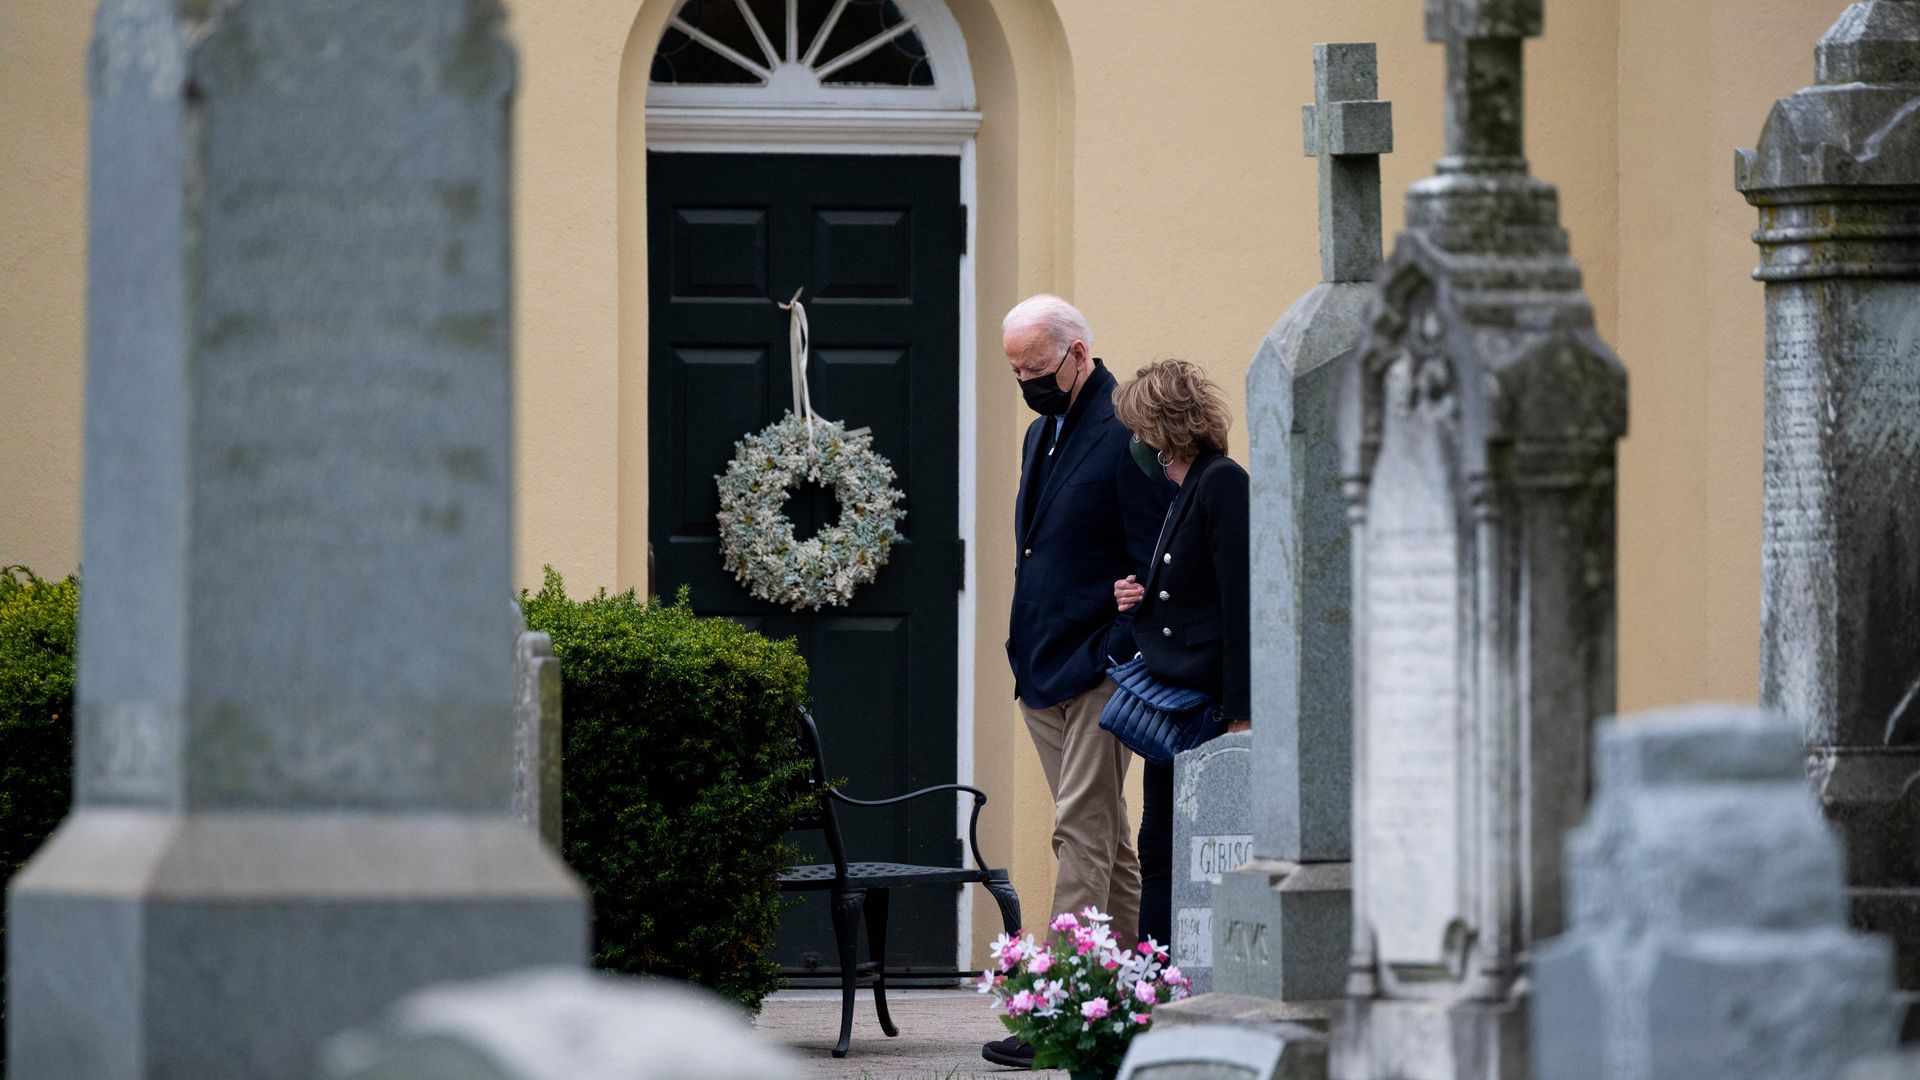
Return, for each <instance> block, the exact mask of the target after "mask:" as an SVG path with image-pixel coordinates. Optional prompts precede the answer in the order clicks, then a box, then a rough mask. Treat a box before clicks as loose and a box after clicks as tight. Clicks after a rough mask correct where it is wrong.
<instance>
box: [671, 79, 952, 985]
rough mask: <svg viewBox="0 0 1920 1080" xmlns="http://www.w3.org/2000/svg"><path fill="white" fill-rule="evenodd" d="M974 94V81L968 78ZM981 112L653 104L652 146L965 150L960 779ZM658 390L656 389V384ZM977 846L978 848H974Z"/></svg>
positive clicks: (734, 150) (726, 150) (764, 150)
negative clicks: (978, 138)
mask: <svg viewBox="0 0 1920 1080" xmlns="http://www.w3.org/2000/svg"><path fill="white" fill-rule="evenodd" d="M968 92H969V95H970V93H971V86H969V87H968ZM979 130H980V114H979V113H978V112H976V111H973V110H971V109H887V108H844V107H831V106H828V107H820V106H805V107H791V106H788V107H782V106H759V107H755V106H738V105H717V106H712V105H654V104H651V102H649V104H648V106H647V149H648V150H650V151H665V152H670V153H718V154H930V155H938V156H947V157H958V158H959V159H960V203H961V205H962V206H964V207H965V208H966V214H967V234H966V248H965V250H964V251H963V252H962V253H961V256H960V326H959V342H960V363H959V368H960V371H959V377H960V478H959V480H960V493H959V494H960V539H961V541H962V542H964V543H965V544H966V565H965V568H964V573H965V575H966V579H965V580H966V583H967V587H966V588H963V589H961V590H960V595H959V605H958V607H959V610H958V612H957V617H958V618H959V620H960V625H959V627H958V630H959V633H958V635H957V636H958V639H959V651H958V655H957V656H956V657H955V665H956V666H955V669H954V671H955V680H954V681H955V690H956V694H955V697H956V699H957V700H956V702H955V707H956V708H957V709H958V716H957V723H956V724H955V725H954V726H955V731H956V738H957V740H958V745H957V746H956V747H955V755H954V779H955V781H956V782H958V783H962V784H972V783H973V773H974V762H973V736H974V713H973V706H974V694H973V691H974V680H973V678H972V674H973V660H974V646H975V638H976V634H975V629H976V622H975V618H976V615H977V614H978V612H977V609H976V606H975V598H976V597H977V596H978V595H979V575H978V572H977V563H978V561H979V557H980V545H979V544H978V543H977V537H976V536H975V532H976V531H977V530H976V524H977V520H978V517H979V486H978V469H977V461H976V453H977V444H978V439H977V438H976V436H975V430H976V427H977V425H978V419H979V416H978V413H979V394H978V392H977V388H976V378H977V375H978V358H977V352H976V350H977V348H978V340H977V338H978V334H977V333H976V332H975V317H976V315H977V307H978V302H977V299H976V295H975V280H974V276H975V271H974V250H975V240H976V237H975V234H976V232H977V230H978V227H979V215H978V214H976V213H975V212H974V210H975V206H976V204H977V202H978V191H979V177H978V172H977V162H976V150H975V141H976V140H975V136H976V133H977V132H978V131H979ZM650 392H651V391H650ZM955 802H956V804H957V805H956V806H955V810H954V828H955V835H956V836H959V837H963V838H964V837H965V836H966V835H967V823H968V819H969V818H970V817H971V815H972V812H973V803H972V801H971V800H964V801H963V800H955ZM968 855H969V856H970V855H971V852H969V853H968ZM973 899H974V898H973V894H972V891H971V890H967V889H962V890H960V894H959V897H958V899H957V900H956V901H955V904H956V919H955V928H956V930H957V934H956V942H955V956H954V969H955V970H956V971H960V970H965V969H966V968H967V967H968V960H969V958H970V956H971V953H972V943H973Z"/></svg>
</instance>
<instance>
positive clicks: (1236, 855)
mask: <svg viewBox="0 0 1920 1080" xmlns="http://www.w3.org/2000/svg"><path fill="white" fill-rule="evenodd" d="M1187 839H1188V841H1189V851H1188V854H1189V856H1190V858H1189V859H1188V867H1187V869H1188V876H1189V878H1190V879H1191V880H1193V881H1204V882H1208V883H1210V884H1214V885H1218V884H1220V875H1221V874H1224V873H1226V872H1227V871H1229V870H1233V869H1237V868H1238V867H1239V866H1240V864H1241V863H1244V862H1246V861H1247V860H1248V859H1251V858H1253V836H1252V835H1251V834H1245V833H1243V834H1240V835H1235V836H1190V837H1188V838H1187Z"/></svg>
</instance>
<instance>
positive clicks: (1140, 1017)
mask: <svg viewBox="0 0 1920 1080" xmlns="http://www.w3.org/2000/svg"><path fill="white" fill-rule="evenodd" d="M1127 1019H1129V1020H1131V1021H1133V1022H1134V1023H1136V1024H1151V1023H1153V1014H1152V1013H1137V1012H1130V1013H1128V1014H1127Z"/></svg>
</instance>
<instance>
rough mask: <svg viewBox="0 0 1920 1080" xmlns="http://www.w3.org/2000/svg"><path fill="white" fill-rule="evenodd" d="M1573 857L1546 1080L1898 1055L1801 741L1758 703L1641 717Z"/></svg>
mask: <svg viewBox="0 0 1920 1080" xmlns="http://www.w3.org/2000/svg"><path fill="white" fill-rule="evenodd" d="M1594 755H1595V760H1596V772H1597V779H1598V781H1599V786H1598V790H1597V791H1596V792H1595V796H1594V802H1593V808H1592V810H1591V812H1590V813H1589V814H1588V816H1587V821H1586V824H1584V825H1582V826H1580V827H1579V828H1578V829H1575V830H1574V831H1573V833H1572V834H1571V836H1570V837H1569V839H1568V841H1567V848H1566V876H1567V883H1568V889H1569V899H1570V900H1571V902H1572V906H1573V916H1572V923H1573V926H1572V928H1571V929H1570V930H1569V931H1568V932H1567V933H1565V934H1563V935H1561V936H1560V937H1557V938H1554V939H1552V940H1551V941H1546V942H1542V943H1541V944H1540V945H1539V946H1538V947H1537V948H1536V949H1535V951H1534V964H1533V985H1534V995H1535V996H1534V1003H1533V1016H1534V1026H1533V1045H1534V1069H1535V1075H1537V1076H1542V1077H1552V1078H1553V1080H1747V1078H1749V1077H1758V1076H1782V1077H1785V1076H1791V1077H1794V1078H1795V1080H1834V1078H1835V1077H1836V1076H1837V1075H1838V1074H1839V1073H1840V1071H1841V1068H1842V1066H1844V1065H1845V1064H1846V1063H1847V1062H1848V1061H1850V1060H1853V1059H1854V1058H1856V1057H1858V1056H1860V1055H1862V1054H1870V1053H1874V1052H1883V1051H1889V1050H1891V1049H1892V1048H1893V1045H1894V1036H1895V1008H1894V1004H1893V948H1892V945H1891V943H1890V942H1888V941H1887V940H1886V939H1885V938H1883V937H1879V936H1868V935H1865V934H1859V933H1855V932H1852V931H1849V930H1848V929H1847V927H1846V917H1847V914H1846V911H1847V898H1846V870H1845V867H1844V865H1843V863H1844V859H1843V857H1842V855H1841V851H1840V845H1839V844H1838V843H1837V842H1836V841H1835V839H1834V837H1833V835H1832V833H1831V832H1830V831H1829V830H1828V828H1827V824H1826V822H1825V821H1824V820H1823V819H1822V818H1821V815H1820V810H1819V808H1818V806H1816V805H1815V803H1814V801H1813V799H1812V798H1811V797H1810V796H1809V795H1808V793H1807V788H1806V770H1805V768H1804V766H1803V764H1802V761H1803V758H1804V753H1803V751H1802V750H1801V748H1800V732H1799V731H1798V729H1797V728H1796V727H1795V726H1794V725H1793V724H1792V723H1791V722H1789V721H1787V720H1785V719H1784V718H1781V717H1778V716H1776V715H1774V714H1772V713H1767V712H1764V711H1762V710H1759V709H1755V708H1752V707H1748V706H1731V705H1724V706H1722V705H1703V706H1694V707H1692V708H1688V709H1675V710H1670V711H1667V712H1664V713H1654V714H1643V715H1640V716H1635V717H1630V718H1628V719H1627V720H1626V721H1623V722H1621V723H1618V724H1610V725H1608V726H1607V727H1606V728H1605V729H1603V730H1602V731H1601V733H1600V735H1599V737H1598V739H1597V741H1596V746H1595V748H1594Z"/></svg>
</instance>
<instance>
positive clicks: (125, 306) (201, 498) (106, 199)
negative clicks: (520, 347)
mask: <svg viewBox="0 0 1920 1080" xmlns="http://www.w3.org/2000/svg"><path fill="white" fill-rule="evenodd" d="M503 17H504V16H503V13H502V11H501V8H500V5H499V3H498V2H497V0H332V2H329V3H324V4H319V3H311V2H306V0H234V2H231V3H222V4H207V3H178V2H176V0H102V3H101V5H100V8H99V13H98V17H97V20H96V24H95V32H94V39H93V44H92V51H91V54H90V56H89V60H88V72H89V82H90V90H91V99H92V116H91V120H92V122H91V138H92V149H91V166H92V169H91V181H90V187H89V219H88V231H89V245H88V287H89V298H88V300H89V302H88V324H87V345H88V363H87V417H86V447H87V454H86V492H85V507H84V512H85V537H84V559H83V561H84V563H85V565H86V568H87V599H86V604H85V605H84V610H83V611H82V612H81V615H80V652H79V672H78V678H79V684H78V688H77V693H76V697H77V706H76V712H77V715H76V718H75V728H76V731H75V737H76V756H75V777H74V784H75V798H74V810H73V813H72V814H71V815H70V816H69V817H68V818H67V820H66V822H65V823H64V824H62V825H61V826H60V828H59V830H58V831H56V832H55V833H54V834H53V836H52V837H50V838H49V839H48V841H47V843H46V845H45V846H43V847H42V848H41V849H40V851H39V853H38V854H37V855H36V856H35V857H34V858H33V860H32V861H31V862H29V863H28V864H27V865H26V867H25V868H24V869H23V870H22V871H21V872H20V874H19V875H18V876H17V877H16V878H15V879H14V883H13V886H12V888H11V890H10V893H9V897H8V903H9V925H8V934H7V945H8V957H7V962H8V989H9V991H10V995H11V998H10V1000H9V1002H8V1008H7V1023H8V1025H9V1031H8V1036H9V1038H8V1048H9V1052H10V1054H11V1056H12V1060H11V1061H10V1062H9V1065H10V1068H11V1073H10V1075H11V1076H12V1077H13V1078H14V1080H105V1078H115V1080H121V1078H124V1080H138V1078H173V1077H193V1078H196V1080H224V1078H236V1080H238V1078H247V1080H258V1078H262V1077H294V1076H307V1075H311V1073H310V1070H311V1068H312V1065H313V1062H314V1055H315V1053H316V1050H317V1048H318V1046H319V1044H320V1042H321V1041H322V1040H323V1039H324V1038H326V1037H327V1036H330V1035H332V1034H334V1033H336V1032H338V1031H340V1030H342V1029H345V1028H348V1027H350V1026H353V1025H356V1024H360V1023H364V1022H366V1021H368V1020H371V1019H372V1018H373V1017H375V1016H376V1015H377V1014H378V1013H379V1011H380V1010H381V1009H383V1008H384V1007H385V1006H387V1005H388V1004H389V1003H391V1002H392V1001H393V1000H395V999H396V998H398V997H400V996H401V995H403V994H405V993H407V992H409V991H411V990H414V989H417V988H419V987H421V986H424V985H427V984H430V983H435V982H440V981H443V980H448V979H458V978H472V977H477V976H482V975H487V974H492V973H497V972H501V971H505V970H509V969H514V968H521V967H526V966H529V965H536V964H547V965H552V964H580V963H582V962H583V961H584V959H585V957H586V949H587V929H588V927H587V909H586V898H585V894H584V892H583V890H582V889H581V888H580V886H579V884H578V882H576V881H575V880H574V879H573V878H572V877H571V876H570V875H569V874H568V873H567V871H566V869H565V867H564V866H562V865H561V863H560V862H559V860H558V859H557V858H555V856H554V855H553V854H552V853H551V852H550V851H549V850H548V849H547V848H546V847H545V846H544V845H542V844H541V843H540V842H539V840H538V839H537V838H536V837H535V836H534V835H533V834H532V833H530V832H529V831H528V830H527V829H526V828H524V827H523V826H521V825H520V823H519V822H517V821H516V820H515V819H514V817H513V815H512V810H511V807H512V803H513V752H514V751H513V746H514V736H513V732H514V718H513V711H514V709H513V703H514V686H513V671H512V668H511V667H510V666H509V665H508V664H507V663H506V657H505V655H504V651H505V650H504V648H503V643H504V642H505V641H506V640H507V639H508V638H509V637H510V635H511V630H512V623H511V622H510V621H509V616H508V615H507V611H506V604H505V603H504V602H503V598H505V597H507V596H509V595H510V589H511V586H512V551H511V546H512V540H511V509H512V507H511V493H512V477H511V461H512V455H511V453H510V440H509V435H510V425H509V413H510V402H511V385H510V383H511V378H510V376H511V370H510V369H511V359H512V357H511V340H512V335H511V333H510V325H509V318H508V313H509V307H510V304H509V298H510V291H511V290H510V276H509V261H508V250H507V242H508V230H507V210H508V194H509V193H508V180H507V178H508V169H507V165H508V160H507V139H508V113H507V109H508V99H509V94H510V90H511V87H512V85H513V53H512V51H511V48H510V47H509V46H508V45H507V43H506V42H505V40H504V38H503V37H502V30H501V21H502V19H503Z"/></svg>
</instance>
